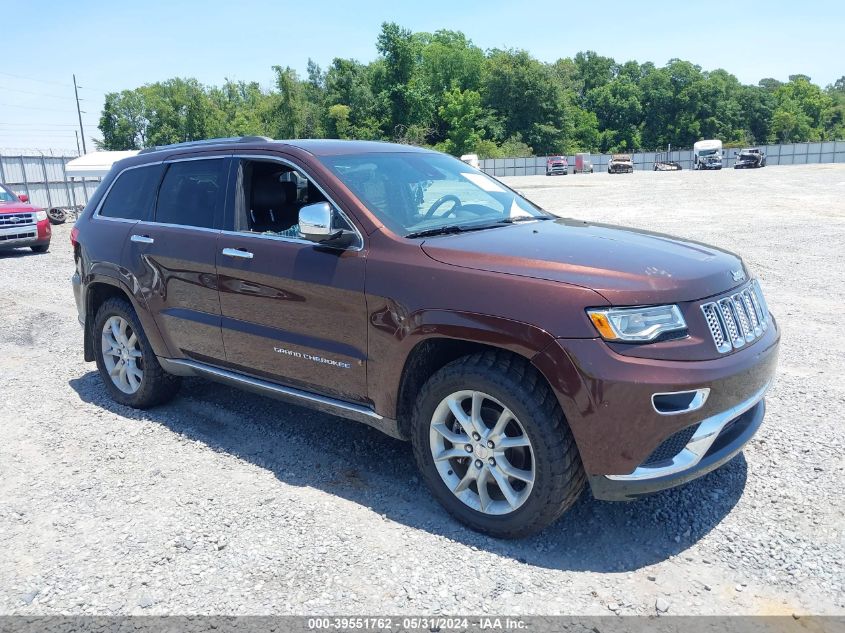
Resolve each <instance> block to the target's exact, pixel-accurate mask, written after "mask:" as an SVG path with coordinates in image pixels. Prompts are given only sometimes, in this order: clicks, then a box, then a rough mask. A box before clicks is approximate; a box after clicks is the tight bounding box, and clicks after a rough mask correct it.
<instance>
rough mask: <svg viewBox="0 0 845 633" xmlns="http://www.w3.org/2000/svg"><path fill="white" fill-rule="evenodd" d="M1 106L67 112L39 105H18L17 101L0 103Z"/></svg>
mask: <svg viewBox="0 0 845 633" xmlns="http://www.w3.org/2000/svg"><path fill="white" fill-rule="evenodd" d="M0 106H5V107H7V108H23V109H24V110H47V111H49V112H65V110H60V109H59V108H42V107H39V106H24V105H17V104H15V103H0Z"/></svg>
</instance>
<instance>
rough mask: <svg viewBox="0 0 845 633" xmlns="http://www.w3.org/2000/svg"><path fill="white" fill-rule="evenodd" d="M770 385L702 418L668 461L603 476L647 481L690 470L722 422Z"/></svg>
mask: <svg viewBox="0 0 845 633" xmlns="http://www.w3.org/2000/svg"><path fill="white" fill-rule="evenodd" d="M771 385H772V381H771V380H770V381H769V382H767V383H766V384H765V385H763V386H762V387H761V388H760V389H759V390H758V391H757V392H755V393H754V394H753V395H752V396H751V397H750V398H747V399H746V400H743V401H742V402H740V403H739V404H737V405H734V406H733V407H731V408H730V409H727V410H726V411H722V412H721V413H717V414H716V415H713V416H710V417H709V418H706V419H705V420H703V421H702V422H701V423H700V424H699V426H698V429H697V430H696V432H695V435H693V436H692V438H691V439H690V441H689V442H688V443H687V445H686V446H685V447H684V449H683V450H682V451H681V452H680V453H678V454H677V455H675V457H673V458H672V462H671V463H670V464H668V465H666V466H651V467H650V466H638V467H637V468H636V469H635V470H634V472H632V473H629V474H627V475H605V477H606V478H607V479H611V480H613V481H648V480H650V479H659V478H661V477H666V476H667V475H675V474H677V473H680V472H683V471H686V470H691V469H693V468H694V467H695V466H696V465H697V464H698V462H700V461H701V459H702V458H703V457H704V456H705V455H706V454H707V451H708V450H710V447H711V446H712V445H713V442H715V441H716V438H717V437H719V433H721V432H722V429H723V428H725V425H727V423H728V422H730V421H731V420H734V419H736V418H738V417H739V416H741V415H742V414H743V413H745V412H746V411H748V410H749V409H751V408H752V407H754V406H755V405H756V404H757V403H758V402H760V401H761V400H762V399H763V396H765V395H766V391H768V389H769V387H771Z"/></svg>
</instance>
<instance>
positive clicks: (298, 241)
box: [222, 150, 364, 252]
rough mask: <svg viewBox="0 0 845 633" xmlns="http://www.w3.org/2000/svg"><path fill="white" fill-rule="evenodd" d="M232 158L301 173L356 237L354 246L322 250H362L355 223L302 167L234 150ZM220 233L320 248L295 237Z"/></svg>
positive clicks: (315, 243)
mask: <svg viewBox="0 0 845 633" xmlns="http://www.w3.org/2000/svg"><path fill="white" fill-rule="evenodd" d="M232 157H233V158H244V159H247V160H263V161H270V162H276V163H282V164H283V165H286V166H287V167H290V168H291V169H295V170H296V171H298V172H300V173H302V175H303V176H305V177H306V178H307V179H308V180H309V181H311V182H312V183H313V184H314V186H315V187H317V189H318V190H319V191H320V193H322V194H323V195H324V196H325V198H326V200H328V201H329V202H330V203H331V205H332V208H333V209H334V210H335V211H337V212H338V213H339V214H340V215H341V216H342V217H343V219H345V220H346V222H347V223H348V224H349V226H351V227H352V230H353V231H355V235H356V236H357V237H358V244H356V245H355V246H348V247H345V248H336V247H333V246H323V248H335V249H336V250H343V251H354V252H359V251H362V250H364V236H363V235H362V233H361V231H360V230H359V229H358V226H357V225H356V224H355V222H353V221H352V219H351V218H350V217H349V215H348V214H347V213H346V212H345V211H344V210H343V209H342V208H341V207H340V205H339V204H338V203H337V202H335V200H334V198H332V197H331V196H330V195H329V194H328V193H327V192H326V190H325V189H323V187H322V186H321V185H319V184H318V183H317V181H316V180H315V179H314V178H312V177H311V176H310V175H309V174H308V173H307V172H306V171H305V168H304V167H300V166H299V165H297V164H296V163H294V162H293V161H291V160H288V159H287V158H282V157H281V156H272V155H264V154H245V153H241V152H238V151H237V150H235V151H234V154H233V155H232ZM222 232H223V234H225V235H238V236H244V235H245V236H249V237H258V238H264V239H271V240H277V241H280V242H290V243H292V244H306V245H310V246H320V244H318V243H317V242H312V241H310V240H304V239H301V238H296V237H284V236H281V235H265V234H263V233H251V232H248V231H228V230H224V231H222Z"/></svg>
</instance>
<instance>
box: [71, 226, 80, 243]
mask: <svg viewBox="0 0 845 633" xmlns="http://www.w3.org/2000/svg"><path fill="white" fill-rule="evenodd" d="M70 243H71V244H72V245H73V247H74V248H76V246H77V245H78V244H79V229H78V228H77V227H73V228H72V229H71V230H70Z"/></svg>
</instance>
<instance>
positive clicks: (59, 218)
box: [47, 207, 67, 224]
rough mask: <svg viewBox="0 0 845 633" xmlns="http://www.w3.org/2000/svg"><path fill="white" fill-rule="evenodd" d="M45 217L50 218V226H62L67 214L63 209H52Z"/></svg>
mask: <svg viewBox="0 0 845 633" xmlns="http://www.w3.org/2000/svg"><path fill="white" fill-rule="evenodd" d="M47 217H48V218H50V224H64V223H65V222H67V213H65V210H64V209H59V208H58V207H54V208H52V209H49V210H48V211H47Z"/></svg>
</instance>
